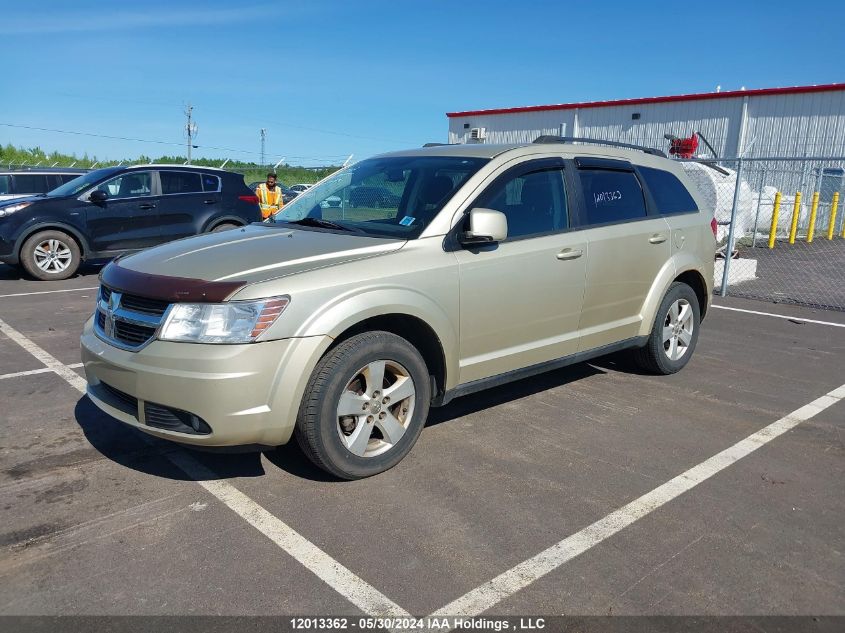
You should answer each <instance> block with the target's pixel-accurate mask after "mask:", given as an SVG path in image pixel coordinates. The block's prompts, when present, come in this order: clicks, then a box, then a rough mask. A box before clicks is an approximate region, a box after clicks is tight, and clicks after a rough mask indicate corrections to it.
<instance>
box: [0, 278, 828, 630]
mask: <svg viewBox="0 0 845 633" xmlns="http://www.w3.org/2000/svg"><path fill="white" fill-rule="evenodd" d="M97 272H98V269H96V268H93V267H89V268H86V269H85V270H84V271H83V274H82V275H79V276H77V277H75V278H73V279H70V280H68V281H64V282H49V283H41V282H34V281H29V280H26V279H21V278H20V276H19V274H18V273H17V272H16V271H15V270H14V269H12V268H9V267H7V266H2V265H0V322H1V323H0V325H1V326H2V327H0V507H2V509H3V512H2V517H3V521H2V526H0V613H2V614H6V615H8V614H174V615H175V614H226V615H241V614H248V615H257V614H261V615H268V614H286V615H288V614H333V615H338V614H349V615H357V614H379V615H384V614H401V613H410V614H414V615H419V616H423V615H427V614H431V613H435V612H443V611H445V612H447V613H450V614H452V615H458V614H460V613H467V614H474V613H481V612H483V613H488V614H581V615H608V614H613V615H621V614H630V615H640V614H668V615H770V614H771V615H775V614H776V615H785V614H790V615H792V614H794V615H843V614H845V496H843V494H842V482H843V481H845V459H843V458H845V402H843V401H842V399H843V397H845V390H843V383H845V378H843V376H845V327H842V326H845V314H843V313H837V312H826V311H812V310H809V309H806V308H800V307H796V306H778V305H771V304H766V303H762V302H754V301H747V300H739V299H734V300H723V299H718V300H717V304H719V305H720V306H722V307H721V308H715V309H713V310H711V312H710V314H709V315H708V318H707V319H706V320H705V322H704V324H703V329H702V334H701V338H700V341H699V346H698V349H697V351H696V355H695V357H694V359H693V360H692V361H691V363H690V364H689V366H688V367H687V368H686V369H685V370H684V371H683V372H681V373H680V374H678V375H675V376H670V377H653V376H646V375H641V374H637V373H634V372H633V371H632V370H631V369H629V368H628V367H627V366H626V365H625V364H624V362H622V359H620V358H616V357H611V358H604V359H600V360H599V361H597V362H595V363H590V364H582V365H577V366H574V367H569V368H566V369H563V370H559V371H555V372H553V373H550V374H547V375H543V376H540V377H536V378H531V379H527V380H523V381H521V382H518V383H513V384H511V385H508V386H505V387H500V388H498V389H496V390H494V391H490V392H486V393H480V394H476V395H473V396H468V397H465V398H462V399H458V400H456V401H454V402H452V403H451V404H450V405H449V406H447V407H444V408H441V409H436V410H434V411H433V414H432V416H431V419H430V420H429V423H428V426H427V428H426V429H425V430H424V432H423V434H422V436H421V438H420V440H419V442H418V444H417V445H416V447H415V448H414V450H413V451H412V453H411V454H410V456H409V457H408V458H406V459H405V460H404V461H403V462H402V463H401V464H400V465H399V466H398V467H396V468H394V469H393V470H391V471H389V472H387V473H385V474H383V475H380V476H377V477H375V478H373V479H368V480H364V481H358V482H338V481H333V480H331V479H329V478H327V477H326V476H325V475H324V474H323V473H322V472H321V471H319V470H317V469H316V468H314V467H312V466H311V465H310V464H309V463H308V462H307V461H306V460H305V458H304V457H302V456H301V455H300V453H299V450H298V449H297V448H296V447H295V445H292V446H288V447H283V448H282V449H280V450H278V451H276V452H268V453H264V454H257V453H254V454H245V455H220V454H207V453H197V452H191V451H187V450H185V449H182V448H179V447H176V446H174V445H171V444H168V443H165V442H162V441H158V440H155V439H152V438H148V437H146V436H142V435H140V434H138V433H137V432H135V431H132V430H131V429H127V428H125V427H123V426H121V425H120V424H119V423H118V422H116V421H113V420H111V419H110V418H108V417H107V416H105V415H104V414H102V413H101V412H100V411H99V410H98V409H96V408H95V407H94V406H93V405H92V404H91V403H90V402H89V401H88V400H87V398H85V397H84V396H83V395H82V393H80V390H79V389H80V387H83V388H84V383H83V381H82V379H81V378H80V377H81V376H82V369H81V368H80V367H79V362H80V359H79V351H78V335H79V332H80V329H81V327H82V323H83V322H84V320H85V319H86V318H87V317H88V316H89V314H90V313H91V311H92V309H93V303H94V297H95V293H96V291H95V287H96V285H97ZM725 308H733V309H725ZM737 309H738V310H751V311H761V312H769V313H775V314H780V315H785V316H787V317H789V318H777V317H775V316H767V315H760V314H753V313H751V312H742V311H737ZM810 320H815V321H822V322H824V323H813V322H810ZM810 403H813V404H812V405H811V406H809V407H808V406H807V405H810ZM748 438H750V439H748Z"/></svg>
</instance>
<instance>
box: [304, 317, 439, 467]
mask: <svg viewBox="0 0 845 633" xmlns="http://www.w3.org/2000/svg"><path fill="white" fill-rule="evenodd" d="M430 400H431V387H430V383H429V376H428V370H427V368H426V365H425V361H423V359H422V357H421V356H420V353H419V352H418V351H417V350H416V349H415V348H414V347H413V346H412V345H411V344H410V343H409V342H408V341H406V340H405V339H403V338H401V337H399V336H396V335H395V334H391V333H389V332H380V331H376V332H365V333H363V334H358V335H357V336H353V337H352V338H350V339H349V340H347V341H344V342H343V343H341V344H340V345H338V346H337V347H335V348H334V349H333V350H331V351H329V352H328V353H327V354H326V355H325V356H324V357H323V358H322V359H321V360H320V362H319V363H318V364H317V367H316V368H315V369H314V373H313V374H312V375H311V380H310V381H309V383H308V387H307V388H306V391H305V395H304V396H303V400H302V404H301V406H300V409H299V415H298V417H297V421H296V439H297V442H298V443H299V445H300V447H302V449H303V451H304V452H305V454H306V455H307V456H308V458H309V459H310V460H311V461H312V462H314V464H316V465H317V466H319V467H320V468H322V469H323V470H325V471H327V472H329V473H331V474H333V475H335V476H337V477H340V478H342V479H361V478H363V477H369V476H371V475H375V474H378V473H381V472H384V471H385V470H388V469H390V468H392V467H393V466H395V465H396V464H398V463H399V462H400V461H401V460H402V458H403V457H405V455H407V454H408V453H409V452H410V451H411V448H412V447H413V446H414V443H415V442H416V441H417V438H418V437H419V435H420V433H421V432H422V429H423V426H424V425H425V420H426V418H427V417H428V408H429V404H430Z"/></svg>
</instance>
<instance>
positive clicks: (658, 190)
mask: <svg viewBox="0 0 845 633" xmlns="http://www.w3.org/2000/svg"><path fill="white" fill-rule="evenodd" d="M640 173H641V174H642V175H643V178H644V179H645V184H646V186H647V187H648V190H649V191H650V192H651V197H652V198H654V201H655V202H656V203H657V210H658V211H659V212H660V213H667V214H669V213H688V212H691V211H698V206H697V205H696V204H695V200H693V198H692V196H691V195H690V193H689V191H687V188H686V187H684V185H683V183H682V182H681V181H680V180H678V178H677V176H675V174H671V173H669V172H668V171H664V170H662V169H652V168H651V167H640Z"/></svg>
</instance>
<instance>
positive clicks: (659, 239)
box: [648, 233, 669, 244]
mask: <svg viewBox="0 0 845 633" xmlns="http://www.w3.org/2000/svg"><path fill="white" fill-rule="evenodd" d="M667 239H669V238H668V236H667V235H666V234H665V233H655V234H654V235H652V236H651V237H650V238H648V241H649V242H650V243H652V244H662V243H663V242H665V241H666V240H667Z"/></svg>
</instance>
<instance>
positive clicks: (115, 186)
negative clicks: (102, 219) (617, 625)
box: [97, 171, 152, 200]
mask: <svg viewBox="0 0 845 633" xmlns="http://www.w3.org/2000/svg"><path fill="white" fill-rule="evenodd" d="M97 189H99V190H100V191H105V192H106V193H107V194H109V198H112V199H117V200H119V199H120V198H137V197H138V196H148V195H150V193H151V192H152V177H151V174H150V172H148V171H131V172H128V173H125V174H121V175H120V176H117V177H116V178H112V179H111V180H107V181H106V182H104V183H102V184H101V185H99V186H98V187H97Z"/></svg>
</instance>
